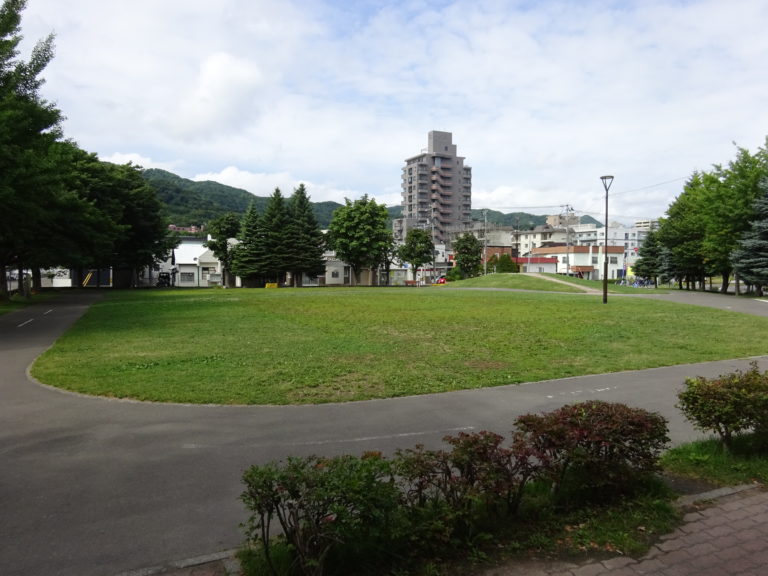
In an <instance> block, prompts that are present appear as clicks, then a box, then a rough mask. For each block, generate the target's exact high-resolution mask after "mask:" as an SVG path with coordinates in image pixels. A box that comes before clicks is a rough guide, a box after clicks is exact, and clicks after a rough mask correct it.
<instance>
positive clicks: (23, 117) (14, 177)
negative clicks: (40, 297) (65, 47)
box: [0, 0, 61, 298]
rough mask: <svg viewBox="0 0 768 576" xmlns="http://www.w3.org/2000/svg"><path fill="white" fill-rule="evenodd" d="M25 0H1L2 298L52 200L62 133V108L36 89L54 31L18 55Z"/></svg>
mask: <svg viewBox="0 0 768 576" xmlns="http://www.w3.org/2000/svg"><path fill="white" fill-rule="evenodd" d="M25 7H26V2H25V1H24V0H5V1H4V2H3V3H2V5H1V6H0V206H2V209H0V298H7V296H8V292H7V281H6V280H7V279H6V269H7V267H8V266H9V265H12V264H16V265H18V266H19V267H21V266H22V265H23V262H22V261H21V258H22V257H24V256H26V254H25V252H26V251H27V250H28V248H29V247H30V246H32V245H34V244H35V243H36V242H37V233H38V232H39V230H40V229H41V227H42V226H44V225H45V223H46V219H47V218H48V217H49V216H50V213H51V211H52V210H53V209H54V206H55V203H56V188H55V187H54V186H52V181H51V170H52V169H53V166H52V165H51V163H50V162H49V151H50V148H51V146H52V145H53V143H54V142H56V141H57V140H58V139H59V138H60V136H61V129H60V122H61V113H60V112H59V110H58V109H57V108H56V107H55V106H54V105H53V104H52V103H50V102H47V101H46V100H44V99H43V98H42V97H41V96H40V94H39V88H40V86H41V85H42V83H43V79H42V78H41V74H42V72H43V70H44V69H45V67H46V66H47V65H48V63H49V62H50V61H51V59H52V58H53V36H52V35H51V36H48V37H47V38H45V39H44V40H42V41H40V42H38V44H37V45H36V46H35V48H34V49H33V51H32V54H31V56H30V58H29V60H28V61H26V62H25V61H23V60H19V59H18V54H19V53H18V45H19V42H21V34H20V30H21V12H22V11H23V10H24V8H25Z"/></svg>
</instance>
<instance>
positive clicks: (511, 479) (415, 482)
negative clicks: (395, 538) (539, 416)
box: [394, 432, 535, 548]
mask: <svg viewBox="0 0 768 576" xmlns="http://www.w3.org/2000/svg"><path fill="white" fill-rule="evenodd" d="M443 440H444V442H446V443H447V444H448V445H449V446H451V450H450V451H445V450H425V449H424V447H423V446H421V445H418V446H416V447H415V448H413V449H407V450H399V451H398V452H397V454H396V456H395V459H394V469H395V471H396V473H397V475H398V478H399V481H400V484H401V489H402V492H403V495H404V497H405V503H406V506H407V508H408V513H409V516H410V517H411V519H412V525H413V533H412V538H413V542H414V544H415V545H418V546H419V547H427V548H438V547H440V546H445V545H447V544H448V543H449V542H454V541H458V542H462V543H467V542H471V541H472V540H473V539H474V538H475V537H476V536H477V534H478V533H479V531H480V530H481V529H482V527H483V525H484V524H485V523H486V521H487V520H489V519H493V518H497V517H499V516H502V515H506V514H512V513H514V512H516V511H517V508H518V506H519V504H520V500H521V499H522V496H523V491H524V488H525V485H526V482H527V481H528V480H529V478H531V476H532V475H533V474H534V469H535V465H534V464H533V463H532V461H531V459H530V458H529V457H528V455H527V453H526V452H525V451H521V450H515V449H514V448H512V449H510V448H505V447H504V446H502V442H503V441H504V438H503V437H502V436H500V435H498V434H494V433H492V432H478V433H473V434H468V433H465V432H462V433H460V434H459V435H458V436H446V437H445V438H443Z"/></svg>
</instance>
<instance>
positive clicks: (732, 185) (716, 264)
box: [701, 148, 768, 292]
mask: <svg viewBox="0 0 768 576" xmlns="http://www.w3.org/2000/svg"><path fill="white" fill-rule="evenodd" d="M766 176H768V153H767V152H766V149H765V148H761V149H759V150H758V152H757V153H755V154H752V153H750V152H749V150H747V149H745V148H737V150H736V158H734V159H733V160H731V161H730V162H729V163H728V166H727V167H725V168H724V167H722V166H719V165H716V166H715V167H714V170H713V171H712V172H711V173H709V174H708V175H707V177H705V178H703V179H702V183H703V186H702V196H701V202H702V212H703V214H704V226H705V236H704V240H703V250H704V254H705V255H706V261H707V267H708V268H709V270H710V271H711V272H712V273H714V274H715V275H719V276H721V277H722V285H721V288H720V290H721V291H722V292H727V291H728V285H729V283H730V276H731V272H732V264H731V254H732V253H733V251H734V250H735V249H736V248H737V246H738V243H739V239H740V238H741V236H742V234H743V233H744V232H746V231H747V230H749V226H750V221H751V220H753V219H754V218H755V213H754V202H755V200H756V199H757V198H758V197H759V196H760V186H759V184H760V181H761V179H763V178H765V177H766Z"/></svg>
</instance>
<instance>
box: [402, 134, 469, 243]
mask: <svg viewBox="0 0 768 576" xmlns="http://www.w3.org/2000/svg"><path fill="white" fill-rule="evenodd" d="M402 198H403V199H402V206H403V216H402V218H399V219H397V220H395V221H394V224H393V233H394V236H395V240H396V241H400V242H402V241H403V240H405V236H406V234H407V233H408V230H410V229H411V228H423V229H425V230H430V231H431V233H432V240H433V242H435V244H444V243H445V242H446V240H447V230H448V229H449V228H452V229H455V228H456V227H461V226H467V227H468V226H470V225H471V223H472V216H471V210H472V168H470V167H469V166H465V165H464V158H463V157H462V156H458V155H457V154H456V145H455V144H453V142H452V134H451V133H450V132H438V131H437V130H433V131H431V132H430V133H429V137H428V143H427V148H426V149H425V150H422V151H421V153H419V154H417V155H416V156H412V157H411V158H408V159H407V160H406V161H405V166H404V167H403V176H402Z"/></svg>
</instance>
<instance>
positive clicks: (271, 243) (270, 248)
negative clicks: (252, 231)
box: [260, 188, 290, 283]
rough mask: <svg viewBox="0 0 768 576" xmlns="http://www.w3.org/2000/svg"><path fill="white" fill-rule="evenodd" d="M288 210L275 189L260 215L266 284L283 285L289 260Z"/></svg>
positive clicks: (280, 193) (263, 268) (278, 190)
mask: <svg viewBox="0 0 768 576" xmlns="http://www.w3.org/2000/svg"><path fill="white" fill-rule="evenodd" d="M288 222H289V219H288V208H287V206H286V205H285V198H283V194H282V192H280V188H275V191H274V192H273V193H272V196H270V198H269V202H267V206H266V208H265V209H264V213H263V214H262V215H261V219H260V227H261V241H262V242H263V249H262V253H261V254H262V273H263V274H264V275H265V276H266V278H267V281H268V282H277V283H283V282H284V281H285V273H286V271H287V269H288V268H287V266H288V261H289V258H290V248H289V244H290V238H289V236H288V232H289V230H288Z"/></svg>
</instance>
